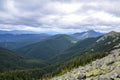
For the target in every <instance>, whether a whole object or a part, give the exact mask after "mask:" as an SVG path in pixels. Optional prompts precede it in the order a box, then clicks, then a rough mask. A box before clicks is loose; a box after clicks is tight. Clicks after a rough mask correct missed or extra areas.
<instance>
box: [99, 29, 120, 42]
mask: <svg viewBox="0 0 120 80" xmlns="http://www.w3.org/2000/svg"><path fill="white" fill-rule="evenodd" d="M119 36H120V33H119V32H115V31H111V32H109V33H107V34H105V35H103V36H102V37H100V38H99V39H98V40H97V42H100V41H104V40H106V39H108V38H109V37H111V38H117V37H119Z"/></svg>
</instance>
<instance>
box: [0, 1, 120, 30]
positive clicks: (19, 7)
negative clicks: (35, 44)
mask: <svg viewBox="0 0 120 80" xmlns="http://www.w3.org/2000/svg"><path fill="white" fill-rule="evenodd" d="M119 3H120V0H117V1H115V0H0V29H7V30H23V29H24V30H34V31H60V32H66V30H67V32H72V31H76V32H79V31H84V30H89V29H94V30H97V31H103V32H108V31H110V30H116V31H118V29H119V28H120V25H119V24H120V9H119V8H120V5H119Z"/></svg>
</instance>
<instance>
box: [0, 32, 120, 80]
mask: <svg viewBox="0 0 120 80" xmlns="http://www.w3.org/2000/svg"><path fill="white" fill-rule="evenodd" d="M92 33H94V35H93V34H92ZM95 33H96V34H97V35H95ZM88 34H89V35H88ZM1 35H2V36H1V38H0V40H1V43H0V46H2V44H3V43H4V40H7V41H8V42H7V43H6V42H5V44H6V45H7V46H8V43H9V42H11V44H9V47H6V46H3V47H4V48H0V64H1V63H2V65H0V72H5V71H10V72H5V73H4V74H1V73H0V79H1V78H3V76H4V78H5V79H7V78H8V76H7V75H9V76H10V77H9V78H11V80H12V78H13V77H14V78H15V79H21V76H22V78H24V79H26V80H28V78H29V80H30V78H31V79H35V80H36V79H40V78H46V76H47V79H45V80H48V78H51V77H53V76H58V75H62V74H64V73H66V72H68V71H70V70H72V69H74V68H76V67H79V66H85V65H86V64H88V63H90V62H92V61H94V60H96V59H100V58H103V57H105V56H107V55H109V52H110V51H111V50H114V49H119V48H120V33H119V32H115V31H111V32H109V33H106V34H102V33H99V32H95V31H93V30H90V31H87V32H82V33H79V35H80V36H75V35H74V34H72V35H70V34H57V35H46V34H45V36H44V35H43V34H42V35H41V36H40V34H19V35H18V34H17V35H15V34H1ZM77 35H78V34H77ZM81 35H83V36H84V37H81ZM86 35H87V36H86ZM13 46H14V48H13ZM6 48H7V49H6ZM11 48H12V49H11ZM8 49H11V50H8ZM16 59H17V60H16ZM8 66H9V68H7V67H8ZM27 68H28V69H32V72H31V70H27ZM36 68H37V70H36ZM38 68H40V69H38ZM20 69H25V70H23V71H22V72H21V70H20ZM34 69H35V70H34ZM41 69H42V70H43V73H42V74H36V73H35V72H38V73H39V72H40V70H41ZM11 70H18V71H12V74H11ZM26 70H27V71H26ZM27 72H29V73H31V74H29V75H26V76H25V75H22V74H28V73H27ZM18 75H21V76H20V78H19V76H18ZM33 75H34V76H33ZM24 79H23V80H24ZM1 80H2V79H1Z"/></svg>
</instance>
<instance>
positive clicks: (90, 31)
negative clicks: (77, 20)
mask: <svg viewBox="0 0 120 80" xmlns="http://www.w3.org/2000/svg"><path fill="white" fill-rule="evenodd" d="M86 32H89V33H92V32H96V31H94V30H88V31H86Z"/></svg>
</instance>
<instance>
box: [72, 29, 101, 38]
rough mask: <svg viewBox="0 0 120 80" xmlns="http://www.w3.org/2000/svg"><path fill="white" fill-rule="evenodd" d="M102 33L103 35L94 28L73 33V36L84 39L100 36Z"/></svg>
mask: <svg viewBox="0 0 120 80" xmlns="http://www.w3.org/2000/svg"><path fill="white" fill-rule="evenodd" d="M101 35H102V33H100V32H96V31H94V30H88V31H85V32H81V33H75V34H73V37H76V38H77V39H81V40H83V39H85V38H91V37H98V36H101Z"/></svg>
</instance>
